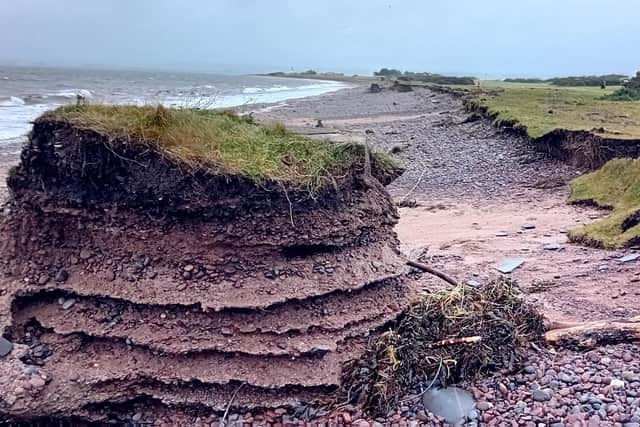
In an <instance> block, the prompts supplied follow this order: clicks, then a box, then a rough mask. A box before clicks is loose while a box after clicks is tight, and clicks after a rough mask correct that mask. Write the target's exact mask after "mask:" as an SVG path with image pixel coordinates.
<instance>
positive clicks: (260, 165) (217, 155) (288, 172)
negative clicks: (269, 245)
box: [43, 105, 397, 191]
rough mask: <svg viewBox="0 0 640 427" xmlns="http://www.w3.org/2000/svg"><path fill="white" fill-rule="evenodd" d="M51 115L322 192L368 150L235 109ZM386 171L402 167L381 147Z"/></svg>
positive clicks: (228, 170) (74, 110)
mask: <svg viewBox="0 0 640 427" xmlns="http://www.w3.org/2000/svg"><path fill="white" fill-rule="evenodd" d="M43 119H48V120H55V121H62V122H66V123H70V124H72V125H73V126H75V127H77V128H81V129H87V130H92V131H95V132H97V133H99V134H101V135H105V136H107V137H109V138H110V139H112V140H116V141H117V143H128V142H141V143H144V144H148V145H149V146H151V147H152V148H155V149H157V150H158V151H159V152H161V153H162V154H163V155H166V156H167V157H169V158H171V159H173V160H176V161H179V162H181V163H182V164H184V165H186V166H189V167H191V168H193V169H206V170H208V171H211V172H214V173H218V174H223V175H237V176H242V177H246V178H250V179H252V180H254V181H256V182H264V181H276V182H282V183H286V184H288V185H292V186H296V187H305V188H307V189H309V190H311V191H315V190H316V189H318V188H319V187H321V186H322V185H324V184H326V183H329V182H333V179H334V175H335V174H342V173H344V171H345V170H346V169H347V168H348V167H350V166H351V165H352V164H353V163H354V162H356V161H357V160H358V156H360V160H361V158H362V155H363V153H364V150H362V149H360V150H358V149H356V148H355V147H356V146H355V145H353V144H333V143H329V142H325V141H318V140H313V139H311V138H308V137H305V136H302V135H297V134H294V133H291V132H289V131H288V130H287V129H286V128H285V127H284V126H283V125H282V124H274V125H269V126H266V125H257V124H254V123H253V122H252V120H251V119H250V118H245V117H239V116H238V115H236V114H235V113H233V112H231V111H220V110H196V109H168V108H164V107H152V106H142V107H141V106H107V105H83V106H65V107H60V108H58V109H56V110H54V111H51V112H48V113H45V115H44V116H43ZM372 160H373V162H376V166H377V167H378V168H382V169H393V168H395V167H397V165H395V164H394V162H393V160H392V159H390V158H388V157H386V156H384V155H382V154H380V153H373V156H372Z"/></svg>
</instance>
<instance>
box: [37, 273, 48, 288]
mask: <svg viewBox="0 0 640 427" xmlns="http://www.w3.org/2000/svg"><path fill="white" fill-rule="evenodd" d="M48 282H49V276H48V275H46V274H43V275H42V276H40V277H38V285H40V286H44V285H46V284H47V283H48Z"/></svg>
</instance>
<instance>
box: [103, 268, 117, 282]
mask: <svg viewBox="0 0 640 427" xmlns="http://www.w3.org/2000/svg"><path fill="white" fill-rule="evenodd" d="M104 279H105V280H106V281H107V282H113V281H114V280H116V273H115V271H113V270H107V272H106V273H104Z"/></svg>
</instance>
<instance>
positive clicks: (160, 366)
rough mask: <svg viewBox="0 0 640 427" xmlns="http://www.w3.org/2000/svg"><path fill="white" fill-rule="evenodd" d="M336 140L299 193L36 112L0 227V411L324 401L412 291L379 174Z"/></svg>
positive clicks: (22, 414)
mask: <svg viewBox="0 0 640 427" xmlns="http://www.w3.org/2000/svg"><path fill="white" fill-rule="evenodd" d="M350 149H352V150H363V151H362V153H361V154H362V159H361V160H362V161H356V162H354V164H353V165H352V166H351V167H350V168H348V169H345V170H344V171H340V174H339V175H336V176H335V177H333V179H332V181H333V182H332V183H331V185H326V186H324V187H322V188H321V190H320V191H318V192H315V193H310V192H309V191H308V190H307V189H302V188H294V187H291V186H288V187H287V186H284V185H281V184H279V183H275V182H265V183H260V184H257V183H255V182H252V181H249V180H247V179H244V178H239V177H227V176H218V175H215V174H214V173H212V172H210V171H208V172H205V171H197V170H187V169H185V168H184V167H183V166H182V165H180V164H178V163H176V162H175V161H173V160H171V159H169V158H167V157H163V156H162V155H161V154H160V153H158V152H156V151H153V150H148V146H146V145H145V144H144V143H143V142H141V141H119V140H107V139H106V138H105V137H104V136H102V135H99V134H97V133H94V132H91V131H87V130H81V129H76V128H74V127H73V126H71V125H69V124H66V123H61V122H51V121H48V120H43V119H40V120H37V121H36V123H35V125H34V129H33V132H32V134H31V136H30V140H29V142H28V143H27V145H26V146H25V148H24V150H23V152H22V156H21V164H20V165H19V167H18V168H17V169H16V170H15V171H14V172H13V173H12V174H11V176H10V178H9V180H8V184H9V188H10V192H11V197H10V199H9V201H8V203H7V204H6V206H5V210H4V213H3V216H2V222H1V223H0V232H1V233H2V240H1V241H0V265H2V277H0V332H2V333H3V335H4V336H5V337H6V338H7V339H9V340H10V341H11V342H12V343H13V349H12V351H11V352H10V353H9V354H8V355H6V356H5V357H0V368H1V370H2V372H3V373H6V375H4V378H3V379H2V380H0V391H1V392H2V393H0V396H2V397H0V414H4V415H5V416H9V417H14V418H15V419H21V420H29V419H35V418H37V417H48V416H55V417H62V418H65V417H67V418H68V417H72V416H77V417H80V418H84V419H95V420H97V419H102V418H101V415H99V414H98V412H96V408H98V407H100V408H106V407H109V408H110V411H111V412H112V413H114V412H115V413H119V414H120V419H122V417H126V414H125V412H123V411H126V410H127V408H128V407H129V404H128V403H127V402H135V401H140V400H141V399H142V400H146V401H150V402H154V405H157V406H159V407H163V408H164V410H166V411H169V412H170V411H173V410H177V409H176V408H180V410H186V411H191V410H193V411H197V410H199V409H198V408H204V409H205V410H208V411H222V410H225V409H226V407H227V405H229V402H230V401H233V407H235V408H245V409H246V408H256V407H258V408H268V407H278V406H283V405H300V404H302V403H305V402H313V401H317V400H319V399H329V398H330V394H331V392H332V391H333V390H335V389H336V388H337V387H338V386H339V385H340V378H341V372H342V366H343V364H344V363H346V362H348V361H350V360H353V359H357V358H359V357H360V356H361V355H362V354H363V352H364V351H365V348H366V344H367V341H368V338H369V337H370V335H371V334H372V333H373V334H376V333H377V331H379V330H381V328H383V327H384V325H386V324H388V323H390V322H392V321H393V320H395V319H396V317H397V316H398V315H399V314H400V313H401V312H402V311H403V310H404V309H405V308H406V307H407V306H408V305H409V304H410V303H411V301H412V300H413V296H414V290H413V289H412V288H411V287H410V286H409V285H408V284H407V280H406V279H405V275H404V272H405V267H404V263H405V261H404V259H403V257H402V256H401V255H400V253H399V250H398V240H397V238H396V236H395V233H394V231H393V227H394V226H395V224H396V222H397V219H398V216H397V212H396V210H395V207H394V205H393V202H392V201H391V199H390V197H389V195H388V194H387V192H386V190H385V189H384V187H383V182H389V180H390V179H391V178H390V177H389V175H388V174H386V172H385V173H382V172H381V171H380V170H378V167H377V165H376V163H375V161H374V162H372V163H370V164H366V162H365V161H364V158H365V156H364V154H365V153H364V149H363V148H361V147H358V146H352V147H351V148H350ZM369 166H371V167H369ZM381 181H382V182H381ZM189 408H191V409H189ZM103 415H104V413H103Z"/></svg>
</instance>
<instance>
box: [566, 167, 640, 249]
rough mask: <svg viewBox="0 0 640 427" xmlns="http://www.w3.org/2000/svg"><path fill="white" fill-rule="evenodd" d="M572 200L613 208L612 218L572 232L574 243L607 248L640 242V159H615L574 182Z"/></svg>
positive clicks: (571, 236)
mask: <svg viewBox="0 0 640 427" xmlns="http://www.w3.org/2000/svg"><path fill="white" fill-rule="evenodd" d="M569 201H570V202H572V203H595V204H596V205H598V206H601V207H605V208H610V209H613V212H612V213H611V214H610V215H609V216H608V217H606V218H604V219H602V220H600V221H596V222H594V223H592V224H587V225H585V226H583V227H581V228H579V229H577V230H572V231H571V232H570V234H569V237H570V239H571V240H573V241H581V242H584V243H588V244H593V245H596V246H602V247H607V248H615V247H624V246H628V245H631V244H636V243H638V242H640V159H613V160H610V161H609V162H607V164H605V165H604V166H603V167H602V168H601V169H600V170H598V171H596V172H593V173H589V174H586V175H582V176H580V177H578V178H576V179H574V180H573V181H572V182H571V197H570V199H569Z"/></svg>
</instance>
